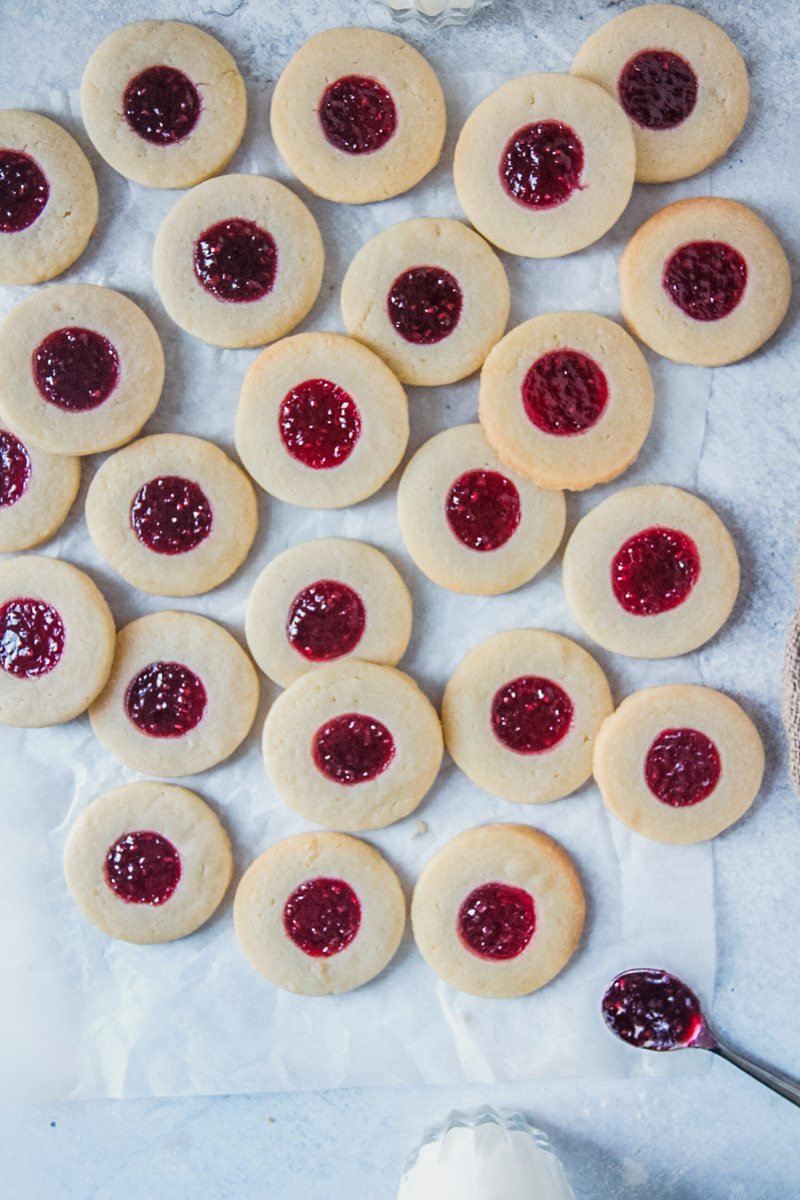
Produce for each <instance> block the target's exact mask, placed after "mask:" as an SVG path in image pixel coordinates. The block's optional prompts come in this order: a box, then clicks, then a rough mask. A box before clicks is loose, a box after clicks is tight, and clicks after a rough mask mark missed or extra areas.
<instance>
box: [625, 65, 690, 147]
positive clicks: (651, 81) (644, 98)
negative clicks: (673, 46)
mask: <svg viewBox="0 0 800 1200" xmlns="http://www.w3.org/2000/svg"><path fill="white" fill-rule="evenodd" d="M617 91H618V94H619V102H620V104H621V105H622V107H623V108H624V109H625V112H626V113H627V115H628V116H629V117H630V119H631V120H632V121H634V122H635V123H636V124H637V125H641V127H642V128H643V129H674V128H675V126H676V125H680V124H681V123H682V122H683V121H685V120H686V118H687V117H688V116H690V115H691V114H692V113H693V112H694V106H695V104H697V76H696V75H695V73H694V71H693V70H692V68H691V66H690V64H689V63H688V62H687V61H686V59H685V58H681V56H680V54H673V52H672V51H671V50H642V52H641V53H640V54H635V55H634V56H633V58H631V59H629V60H628V62H626V64H625V66H624V67H623V68H622V71H621V72H620V76H619V80H618V82H617Z"/></svg>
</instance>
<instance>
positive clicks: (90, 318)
mask: <svg viewBox="0 0 800 1200" xmlns="http://www.w3.org/2000/svg"><path fill="white" fill-rule="evenodd" d="M0 359H2V362H3V386H2V389H0V412H1V413H2V414H3V416H4V417H5V418H6V419H7V420H8V423H9V425H10V426H11V427H12V429H14V430H16V431H17V432H18V433H19V434H20V435H21V436H22V437H24V438H26V439H27V440H28V441H30V442H32V443H33V444H34V445H36V446H41V448H42V449H43V450H49V451H51V453H53V454H96V453H98V452H99V451H101V450H112V449H114V448H115V447H116V446H121V445H123V444H124V443H125V442H128V441H130V439H131V438H132V437H135V436H136V434H137V433H138V432H139V430H140V429H141V428H142V426H143V425H144V423H145V421H147V420H148V418H149V417H150V416H151V415H152V413H153V412H154V410H155V407H156V405H157V404H158V401H159V397H160V395H161V388H162V385H163V382H164V351H163V350H162V348H161V342H160V340H159V336H158V334H157V333H156V331H155V328H154V326H153V325H152V323H151V322H150V320H149V319H148V318H147V317H146V316H145V314H144V313H143V312H142V310H141V309H140V308H139V307H138V305H136V304H134V303H133V301H132V300H129V299H128V297H127V296H123V295H121V294H120V293H119V292H115V291H112V290H111V288H105V287H95V286H94V285H92V284H88V283H72V284H56V285H55V286H54V287H49V288H44V289H43V290H42V291H40V292H34V294H33V295H32V296H28V298H27V299H26V300H23V301H22V303H21V304H18V305H17V307H16V308H14V309H12V311H11V312H10V313H9V315H8V316H7V317H6V319H5V321H4V322H3V324H2V325H0Z"/></svg>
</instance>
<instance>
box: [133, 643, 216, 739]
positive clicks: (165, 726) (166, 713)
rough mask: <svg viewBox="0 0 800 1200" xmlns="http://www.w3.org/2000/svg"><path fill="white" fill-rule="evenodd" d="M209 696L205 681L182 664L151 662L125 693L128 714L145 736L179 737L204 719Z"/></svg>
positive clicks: (135, 677) (136, 676) (189, 731)
mask: <svg viewBox="0 0 800 1200" xmlns="http://www.w3.org/2000/svg"><path fill="white" fill-rule="evenodd" d="M207 703H208V696H207V694H206V689H205V687H204V686H203V681H202V679H200V677H199V676H198V675H195V673H194V671H191V670H190V669H189V667H186V666H184V665H183V663H179V662H151V663H149V664H148V665H147V666H146V667H144V668H143V669H142V670H141V671H139V673H138V675H135V676H134V678H133V679H132V680H131V682H130V683H129V684H128V688H127V690H126V692H125V712H126V713H127V714H128V718H129V720H131V721H132V722H133V724H134V725H135V726H136V728H137V729H139V730H141V732H142V733H146V734H148V735H149V736H150V737H155V738H177V737H183V736H184V735H185V734H187V733H191V731H192V730H193V729H196V728H197V726H198V725H199V724H200V722H201V721H202V719H203V716H204V714H205V711H206V704H207Z"/></svg>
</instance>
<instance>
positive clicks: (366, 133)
mask: <svg viewBox="0 0 800 1200" xmlns="http://www.w3.org/2000/svg"><path fill="white" fill-rule="evenodd" d="M318 112H319V121H320V125H321V126H322V132H323V133H324V134H325V137H326V139H327V140H328V141H329V142H330V144H331V145H332V146H335V147H336V149H337V150H342V151H343V152H344V153H345V154H373V153H374V152H375V151H376V150H380V149H382V148H383V147H384V146H385V145H386V143H387V142H388V141H390V140H391V138H392V137H394V134H395V131H396V129H397V108H396V107H395V103H394V100H393V99H392V97H391V94H390V93H389V92H388V91H387V90H386V88H385V87H383V85H382V84H380V83H378V81H377V79H369V78H368V77H367V76H366V75H344V76H343V77H342V78H341V79H337V80H335V82H334V83H332V84H330V85H329V86H328V87H327V88H326V89H325V91H324V92H323V94H322V99H321V100H320V102H319V109H318Z"/></svg>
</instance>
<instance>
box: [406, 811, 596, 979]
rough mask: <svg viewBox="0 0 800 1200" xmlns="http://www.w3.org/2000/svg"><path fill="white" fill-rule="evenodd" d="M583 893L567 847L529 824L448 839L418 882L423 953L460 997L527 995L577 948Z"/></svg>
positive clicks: (415, 903)
mask: <svg viewBox="0 0 800 1200" xmlns="http://www.w3.org/2000/svg"><path fill="white" fill-rule="evenodd" d="M585 908H586V905H585V901H584V897H583V889H582V887H581V882H580V879H579V877H578V873H577V871H576V869H575V866H574V864H573V862H572V859H571V858H570V857H569V855H568V854H567V853H566V851H565V850H563V849H562V848H561V846H559V845H558V843H557V842H554V841H553V840H552V839H551V838H549V837H547V836H546V834H544V833H539V831H538V830H536V829H530V828H529V827H528V826H527V825H483V826H480V827H479V828H477V829H467V830H465V832H464V833H460V834H458V835H457V836H456V837H454V838H453V839H452V841H449V842H447V844H446V845H444V846H443V847H442V848H441V850H439V851H438V853H437V854H435V855H434V857H433V858H432V859H431V861H430V862H429V863H428V865H427V866H426V867H425V870H424V871H423V872H422V874H421V875H420V877H419V881H418V883H417V886H416V887H415V888H414V896H413V899H412V901H411V924H412V928H413V930H414V940H415V941H416V943H417V948H418V949H419V952H420V954H421V955H422V957H423V958H424V959H425V961H426V962H427V963H428V966H430V967H432V968H433V970H434V971H435V972H436V974H437V975H439V976H441V978H442V979H444V981H445V983H449V984H450V986H451V987H454V988H457V989H458V990H459V991H460V992H468V993H469V994H470V995H472V996H486V997H487V998H491V999H508V998H510V997H512V996H525V995H527V994H528V993H529V992H535V991H537V990H538V989H539V988H540V987H544V985H545V984H546V983H549V982H550V980H551V979H553V978H554V977H555V976H556V975H558V973H559V972H560V971H562V970H563V968H564V967H565V966H566V964H567V963H568V962H569V960H570V958H571V957H572V955H573V954H574V953H575V951H576V949H577V948H578V943H579V942H580V940H581V934H582V932H583V922H584V914H585Z"/></svg>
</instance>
